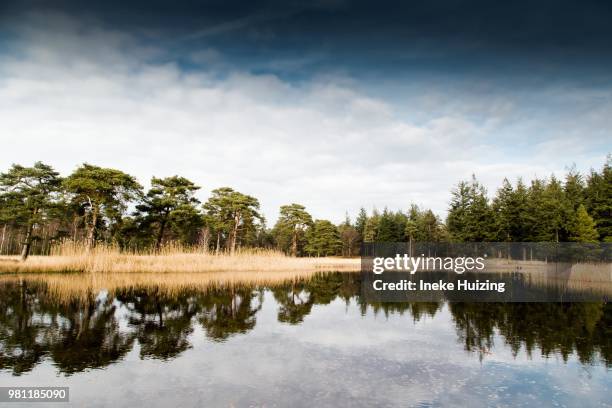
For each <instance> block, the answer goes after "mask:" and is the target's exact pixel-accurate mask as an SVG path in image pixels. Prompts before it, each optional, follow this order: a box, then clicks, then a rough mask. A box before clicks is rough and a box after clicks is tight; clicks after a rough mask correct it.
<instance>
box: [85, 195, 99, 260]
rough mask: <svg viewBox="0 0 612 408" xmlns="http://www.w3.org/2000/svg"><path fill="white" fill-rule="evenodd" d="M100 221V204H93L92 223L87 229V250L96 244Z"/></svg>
mask: <svg viewBox="0 0 612 408" xmlns="http://www.w3.org/2000/svg"><path fill="white" fill-rule="evenodd" d="M97 222H98V206H93V207H92V211H91V224H90V226H89V229H88V231H87V252H89V251H90V250H91V248H93V247H94V245H95V244H96V223H97Z"/></svg>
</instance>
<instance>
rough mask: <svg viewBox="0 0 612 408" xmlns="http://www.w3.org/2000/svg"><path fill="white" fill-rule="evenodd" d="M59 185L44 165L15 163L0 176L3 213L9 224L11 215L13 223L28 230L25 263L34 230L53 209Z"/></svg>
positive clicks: (22, 252)
mask: <svg viewBox="0 0 612 408" xmlns="http://www.w3.org/2000/svg"><path fill="white" fill-rule="evenodd" d="M60 185H61V179H60V177H59V173H57V172H56V171H55V170H53V168H52V167H51V166H48V165H46V164H43V163H42V162H36V163H35V164H34V166H32V167H23V166H20V165H18V164H14V165H13V166H12V167H11V169H10V170H9V171H8V172H6V173H2V174H0V192H1V193H2V197H3V201H4V202H3V206H4V205H6V207H5V210H4V211H3V212H2V213H3V215H4V217H6V218H7V220H6V221H8V217H9V214H11V217H12V218H13V220H14V221H16V222H17V223H19V224H21V225H23V226H24V227H25V238H24V240H23V243H22V247H21V259H22V260H23V261H25V260H26V259H27V258H28V255H29V254H30V248H31V246H32V240H33V231H34V228H35V226H36V225H38V224H40V223H42V222H44V220H45V218H46V216H47V215H48V211H49V210H50V209H51V208H52V207H53V206H54V203H55V198H56V197H55V195H56V193H57V192H58V190H59V187H60Z"/></svg>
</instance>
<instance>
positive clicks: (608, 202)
mask: <svg viewBox="0 0 612 408" xmlns="http://www.w3.org/2000/svg"><path fill="white" fill-rule="evenodd" d="M585 206H586V209H587V211H588V213H589V214H590V215H591V216H592V217H593V220H594V221H595V224H596V226H597V232H598V233H599V237H600V239H601V240H602V241H605V242H612V155H608V157H607V161H606V164H605V165H604V167H603V169H602V171H601V173H598V172H596V171H594V170H591V174H590V175H589V177H588V179H587V187H586V190H585Z"/></svg>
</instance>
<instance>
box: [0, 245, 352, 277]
mask: <svg viewBox="0 0 612 408" xmlns="http://www.w3.org/2000/svg"><path fill="white" fill-rule="evenodd" d="M359 267H360V261H359V259H356V258H350V259H347V258H335V257H325V258H294V257H289V256H286V255H284V254H283V253H282V252H277V251H271V250H245V251H237V252H236V253H235V254H234V255H229V254H218V255H215V254H211V253H203V252H198V251H196V250H189V249H185V248H179V247H167V248H164V249H162V250H161V251H159V252H155V253H125V252H121V251H120V250H119V249H118V248H115V247H112V246H98V247H96V248H93V249H92V250H90V251H87V250H86V249H85V248H84V247H83V246H81V245H79V244H71V243H66V244H63V245H61V246H58V247H56V248H54V249H53V250H52V252H51V255H48V256H31V257H29V258H28V259H27V260H26V261H25V262H22V261H20V260H19V257H17V256H2V257H0V273H35V272H104V273H131V272H155V273H167V272H180V273H184V272H190V273H191V272H193V273H195V272H275V271H278V272H316V271H332V270H333V271H358V270H359Z"/></svg>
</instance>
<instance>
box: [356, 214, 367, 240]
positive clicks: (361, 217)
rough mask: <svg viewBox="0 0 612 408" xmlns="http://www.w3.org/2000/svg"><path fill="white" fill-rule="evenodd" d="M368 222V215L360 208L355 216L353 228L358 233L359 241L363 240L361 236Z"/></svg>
mask: <svg viewBox="0 0 612 408" xmlns="http://www.w3.org/2000/svg"><path fill="white" fill-rule="evenodd" d="M367 222H368V213H367V212H366V210H365V208H363V207H361V209H360V210H359V214H358V215H357V218H356V219H355V228H356V229H357V232H358V233H359V235H360V237H361V239H363V235H364V232H365V225H366V223H367Z"/></svg>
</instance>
